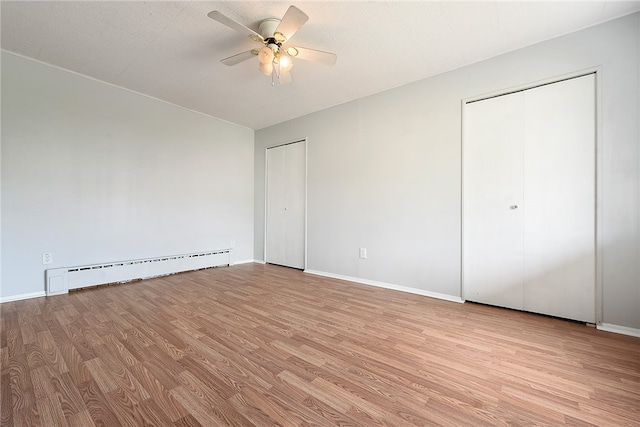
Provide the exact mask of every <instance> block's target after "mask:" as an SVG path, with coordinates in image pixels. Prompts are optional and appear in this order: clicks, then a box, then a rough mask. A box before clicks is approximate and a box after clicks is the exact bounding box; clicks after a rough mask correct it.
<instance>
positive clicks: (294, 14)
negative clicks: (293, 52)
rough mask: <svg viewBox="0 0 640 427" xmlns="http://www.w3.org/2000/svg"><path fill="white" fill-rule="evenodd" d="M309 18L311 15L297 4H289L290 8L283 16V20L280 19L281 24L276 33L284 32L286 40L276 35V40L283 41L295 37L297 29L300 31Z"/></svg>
mask: <svg viewBox="0 0 640 427" xmlns="http://www.w3.org/2000/svg"><path fill="white" fill-rule="evenodd" d="M308 20H309V17H308V16H307V14H306V13H304V12H303V11H301V10H300V9H298V8H297V7H295V6H289V9H287V12H286V13H285V14H284V16H283V17H282V21H280V24H279V25H278V28H276V31H275V33H280V34H282V35H283V36H284V40H278V37H276V40H278V41H280V42H281V43H284V42H286V41H287V40H289V39H290V38H291V37H293V35H294V34H295V33H296V31H298V30H299V29H300V27H302V25H304V23H305V22H307V21H308Z"/></svg>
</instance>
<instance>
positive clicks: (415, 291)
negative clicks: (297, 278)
mask: <svg viewBox="0 0 640 427" xmlns="http://www.w3.org/2000/svg"><path fill="white" fill-rule="evenodd" d="M304 272H305V273H309V274H315V275H316V276H323V277H329V278H332V279H339V280H346V281H348V282H356V283H360V284H363V285H370V286H377V287H379V288H385V289H392V290H394V291H401V292H407V293H410V294H417V295H422V296H425V297H429V298H436V299H441V300H445V301H451V302H458V303H463V302H464V300H463V299H462V298H460V297H456V296H453V295H447V294H441V293H438V292H431V291H425V290H423V289H416V288H410V287H408V286H400V285H394V284H391V283H385V282H378V281H375V280H368V279H361V278H359V277H350V276H342V275H340V274H333V273H326V272H324V271H316V270H304Z"/></svg>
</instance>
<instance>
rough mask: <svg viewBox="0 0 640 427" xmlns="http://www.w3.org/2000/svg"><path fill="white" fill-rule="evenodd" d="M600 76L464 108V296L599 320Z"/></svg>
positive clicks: (529, 90)
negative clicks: (597, 161) (597, 81)
mask: <svg viewBox="0 0 640 427" xmlns="http://www.w3.org/2000/svg"><path fill="white" fill-rule="evenodd" d="M595 148H596V147H595V76H594V75H588V76H583V77H578V78H574V79H569V80H565V81H562V82H558V83H553V84H548V85H544V86H540V87H536V88H533V89H528V90H524V91H520V92H516V93H512V94H508V95H503V96H499V97H495V98H490V99H486V100H482V101H477V102H473V103H469V104H467V105H466V106H465V142H464V147H463V150H464V154H463V156H464V157H463V162H464V164H463V174H464V179H463V185H464V190H463V197H464V201H463V209H464V210H463V227H464V228H463V233H464V234H463V247H464V251H463V274H464V276H463V280H464V289H465V298H466V299H468V300H471V301H477V302H483V303H487V304H492V305H498V306H503V307H509V308H519V309H523V310H526V311H532V312H536V313H543V314H549V315H553V316H558V317H563V318H568V319H574V320H581V321H586V322H595V257H596V253H595V243H596V242H595V229H596V227H595V194H596V191H595V190H596V188H595Z"/></svg>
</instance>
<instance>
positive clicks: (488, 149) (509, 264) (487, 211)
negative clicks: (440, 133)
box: [463, 93, 523, 309]
mask: <svg viewBox="0 0 640 427" xmlns="http://www.w3.org/2000/svg"><path fill="white" fill-rule="evenodd" d="M522 108H523V106H522V97H521V95H520V94H519V93H516V94H512V95H504V96H500V97H497V98H492V99H488V100H483V101H479V102H476V103H472V104H468V105H467V106H466V108H465V143H464V144H465V145H464V159H463V161H464V195H463V197H464V273H463V274H464V289H465V298H466V299H468V300H471V301H477V302H482V303H486V304H492V305H498V306H501V307H509V308H516V309H522V307H523V301H522V263H523V252H522V239H523V230H522V221H523V219H522V208H521V206H520V205H521V203H522V185H523V183H522V148H523V145H522V139H523V133H522V132H523V120H522ZM516 205H517V206H518V207H517V208H516Z"/></svg>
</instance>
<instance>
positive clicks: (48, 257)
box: [42, 254, 53, 264]
mask: <svg viewBox="0 0 640 427" xmlns="http://www.w3.org/2000/svg"><path fill="white" fill-rule="evenodd" d="M52 262H53V254H42V263H43V264H51V263H52Z"/></svg>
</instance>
